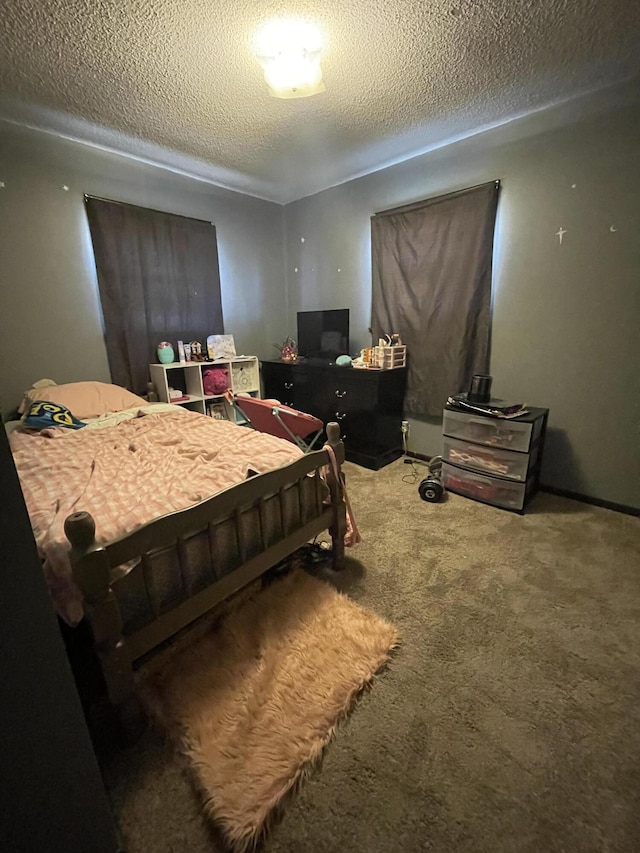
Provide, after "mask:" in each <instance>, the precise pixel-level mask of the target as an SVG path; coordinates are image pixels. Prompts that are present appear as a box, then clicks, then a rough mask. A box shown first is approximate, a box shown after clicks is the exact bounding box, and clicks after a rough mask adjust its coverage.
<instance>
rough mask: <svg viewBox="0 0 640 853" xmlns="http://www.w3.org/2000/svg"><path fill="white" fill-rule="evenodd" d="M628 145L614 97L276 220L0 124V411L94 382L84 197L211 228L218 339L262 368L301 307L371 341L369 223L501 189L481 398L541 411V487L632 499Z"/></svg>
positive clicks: (512, 127)
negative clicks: (390, 213)
mask: <svg viewBox="0 0 640 853" xmlns="http://www.w3.org/2000/svg"><path fill="white" fill-rule="evenodd" d="M633 97H634V98H635V97H636V95H635V90H634V93H633ZM594 104H595V102H594ZM625 104H626V105H625ZM629 104H631V105H629ZM587 117H588V118H587ZM583 119H584V120H583ZM639 151H640V110H639V108H638V102H637V101H633V99H631V100H630V98H629V94H628V93H623V95H621V96H620V98H619V100H618V102H616V99H615V97H613V96H612V98H611V102H610V104H609V106H608V107H607V109H606V110H605V111H603V107H602V99H601V100H600V101H599V102H598V103H597V104H596V105H595V106H594V105H593V104H592V105H589V104H588V103H581V104H573V105H568V106H565V107H562V108H559V109H557V110H555V111H553V110H552V111H549V112H547V113H545V114H544V115H536V116H532V117H529V118H527V119H523V120H521V121H518V122H513V123H511V124H509V125H507V126H504V127H502V128H499V129H496V130H493V131H488V132H486V133H484V134H481V135H478V136H475V137H472V138H470V139H467V140H465V141H462V142H459V143H456V144H454V145H450V146H448V147H446V148H442V149H440V150H438V151H434V152H431V153H428V154H424V155H421V156H420V157H416V158H414V159H412V160H408V161H405V162H404V163H400V164H398V165H395V166H391V167H389V168H386V169H383V170H381V171H379V172H376V173H374V174H371V175H368V176H365V177H363V178H359V179H357V180H353V181H350V182H349V183H346V184H343V185H341V186H339V187H335V188H333V189H330V190H327V191H325V192H323V193H319V194H317V195H315V196H312V197H310V198H307V199H303V200H301V201H299V202H295V203H293V204H290V205H287V206H286V207H285V208H284V209H283V208H281V207H280V206H278V205H275V204H271V203H269V202H264V201H260V200H258V199H254V198H250V197H248V196H243V195H240V194H238V193H233V192H230V191H227V190H224V189H221V188H217V187H213V186H211V185H209V184H205V183H201V182H198V181H195V180H193V179H190V178H186V177H184V176H180V175H176V174H173V173H171V172H167V171H165V170H162V169H158V168H156V167H154V166H150V165H146V164H143V163H140V162H136V161H133V160H131V159H128V158H125V157H120V156H119V155H115V154H111V153H107V152H103V151H100V150H96V149H92V148H88V147H86V146H82V145H79V144H77V143H73V142H69V141H66V140H61V139H57V138H55V137H51V136H47V135H44V134H40V133H36V132H33V131H28V130H22V129H18V128H15V127H13V126H11V125H7V124H2V123H0V181H4V183H5V187H4V188H2V189H0V221H1V223H2V227H1V228H0V276H1V278H0V402H1V403H2V404H3V408H4V409H5V410H6V409H7V408H11V407H13V406H15V405H16V404H17V401H18V399H19V396H20V393H21V392H22V390H23V389H24V388H26V387H28V386H30V385H31V383H32V382H33V381H34V379H36V378H40V377H42V376H49V377H51V378H52V379H55V380H56V381H58V382H64V381H71V380H78V379H87V378H94V379H96V378H97V379H104V380H108V376H109V374H108V368H107V362H106V355H105V348H104V343H103V338H102V328H101V319H100V308H99V299H98V296H97V285H96V280H95V269H94V265H93V257H92V252H91V243H90V239H89V234H88V229H87V225H86V218H85V214H84V206H83V193H90V194H95V195H100V196H104V197H107V198H116V199H120V200H123V201H129V202H132V203H134V204H140V205H144V206H148V207H154V208H158V209H161V210H168V211H171V212H174V213H182V214H185V215H191V216H196V217H201V218H206V219H210V220H211V221H213V222H214V223H215V225H216V226H217V229H218V244H219V251H220V267H221V278H222V299H223V308H224V316H225V327H226V330H227V331H228V332H230V333H233V334H234V335H235V338H236V343H237V346H238V351H239V352H245V353H253V354H256V355H258V356H260V357H267V358H268V357H273V355H274V354H275V351H274V349H273V348H272V343H273V342H275V341H279V340H282V339H283V338H284V337H285V335H287V334H293V335H294V336H295V315H296V312H297V311H298V310H310V309H315V308H331V307H348V308H350V309H351V318H352V346H353V350H354V351H356V350H357V349H359V348H360V347H362V346H364V345H365V344H366V343H368V341H369V337H368V333H367V327H368V325H369V322H370V300H371V258H370V236H369V217H370V216H371V214H372V213H374V212H375V211H377V210H382V209H385V208H388V207H392V206H395V205H399V204H403V203H406V202H409V201H413V200H417V199H420V198H424V197H427V196H432V195H437V194H439V193H443V192H448V191H450V190H452V189H458V188H461V187H465V186H471V185H474V184H477V183H480V182H482V181H487V180H491V179H493V178H500V179H501V181H502V194H501V200H500V210H499V215H498V225H497V240H496V250H495V265H494V309H493V341H492V359H491V373H492V374H493V376H494V392H495V394H496V395H497V396H501V397H508V398H518V399H522V400H524V401H525V402H526V403H528V404H530V405H539V406H546V407H549V408H550V410H551V414H550V431H549V440H548V446H547V453H546V460H545V466H544V470H543V479H544V482H545V483H547V484H549V485H553V486H556V487H558V488H564V489H569V490H572V491H576V492H580V493H582V494H586V495H591V496H593V497H596V498H599V499H601V500H608V501H613V502H615V503H621V504H626V505H630V506H635V507H640V452H639V449H638V444H639V431H640V385H639V378H638V377H639V375H640V372H639V370H638V365H639V364H640V359H639V355H640V352H639V350H640V335H638V326H639V322H638V321H639V320H640V284H639V282H640V241H639V240H638V235H639V234H640V162H639V159H640V158H639ZM574 184H575V188H573V185H574ZM63 185H67V186H69V191H68V192H65V191H64V190H63V189H62V187H63ZM612 225H613V226H614V227H615V228H616V231H615V232H613V231H611V230H610V226H612ZM560 226H562V227H563V228H565V229H566V231H567V233H566V235H565V237H564V240H563V244H562V246H560V245H559V243H558V238H557V237H556V236H555V232H556V231H558V229H559V228H560ZM283 229H284V233H283ZM303 238H304V242H302V239H303ZM285 257H286V263H285V260H284V258H285ZM296 268H297V272H296V271H295V270H296ZM285 283H286V284H285ZM452 390H458V389H452ZM410 447H411V449H413V450H415V451H417V452H420V453H427V454H433V453H436V452H438V451H439V449H440V424H439V422H437V421H433V420H432V421H428V420H423V421H418V420H414V421H412V423H411V431H410Z"/></svg>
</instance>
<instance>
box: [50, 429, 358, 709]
mask: <svg viewBox="0 0 640 853" xmlns="http://www.w3.org/2000/svg"><path fill="white" fill-rule="evenodd" d="M327 438H328V440H327V443H328V444H330V445H331V446H332V447H333V449H334V452H335V455H336V459H337V461H338V465H341V463H342V462H343V461H344V446H343V444H342V442H341V441H340V431H339V427H338V425H337V424H335V423H331V424H328V425H327ZM325 446H326V445H325ZM323 469H326V473H325V477H324V479H323V478H322V477H321V471H322V470H323ZM326 529H328V530H329V531H330V533H331V537H332V543H333V565H334V568H336V569H340V568H342V564H343V560H344V534H345V529H346V512H345V504H344V499H343V488H342V482H341V478H340V476H338V477H336V476H335V474H334V473H333V471H332V470H331V467H330V465H329V454H328V453H327V451H326V450H325V449H323V450H318V451H315V452H312V453H307V454H306V455H305V456H303V457H301V458H300V459H297V460H296V461H295V462H292V463H291V464H289V465H286V466H284V467H283V468H279V469H277V470H275V471H269V472H268V473H266V474H260V475H256V476H254V477H251V478H250V479H248V480H245V481H244V482H243V483H240V484H238V485H237V486H233V487H231V488H228V489H225V490H224V491H222V492H219V493H218V494H216V495H214V496H213V497H211V498H208V499H207V500H204V501H202V502H201V503H198V504H195V505H194V506H192V507H188V508H187V509H184V510H181V511H179V512H175V513H171V514H169V515H165V516H162V517H161V518H157V519H155V520H154V521H152V522H150V523H149V524H146V525H144V526H143V527H140V528H138V529H137V530H135V531H133V532H132V533H129V534H127V535H126V536H123V537H121V538H119V539H116V540H114V541H113V542H109V543H107V544H98V543H97V542H96V540H95V523H94V521H93V518H92V517H91V515H90V514H89V513H85V512H76V513H73V515H70V516H69V517H68V518H67V519H66V522H65V532H66V534H67V538H68V539H69V542H70V543H71V562H72V566H73V577H74V580H75V582H76V584H77V585H78V587H79V588H80V590H81V592H82V595H83V599H84V606H85V614H86V618H87V620H88V622H89V624H90V626H91V630H92V633H93V637H94V642H95V645H96V650H97V653H98V658H99V660H100V663H101V666H102V670H103V673H104V677H105V681H106V684H107V692H108V695H109V699H110V700H111V702H112V703H113V704H114V705H115V706H116V707H119V708H120V709H121V710H123V711H124V712H125V716H127V714H126V711H127V709H128V708H129V706H130V704H131V699H132V695H133V687H134V673H135V668H136V664H137V663H138V662H139V661H140V660H141V659H142V658H143V657H144V656H147V655H148V654H149V653H150V652H152V651H154V650H156V649H157V648H158V647H159V646H160V645H161V644H163V643H165V641H167V640H168V639H170V638H171V637H173V636H175V635H176V634H177V633H178V632H179V631H181V630H183V629H184V628H186V627H187V626H188V625H190V624H192V623H194V622H195V620H197V619H199V617H201V616H203V615H204V614H205V613H207V612H208V611H209V610H211V608H213V607H214V606H215V605H216V604H219V603H220V602H221V601H223V600H224V599H226V598H228V597H229V596H230V595H232V594H233V593H234V592H236V591H237V590H239V589H241V588H242V587H243V586H245V585H246V584H248V583H251V581H253V580H255V579H256V578H258V577H259V576H260V575H261V574H263V573H264V572H265V571H267V570H268V569H269V568H271V567H272V566H274V565H276V564H277V563H278V562H279V561H280V560H282V559H284V558H285V557H287V556H288V555H289V554H291V553H292V552H293V551H295V550H296V549H297V548H299V547H300V546H301V545H303V544H304V543H305V542H307V541H309V539H311V538H313V537H314V536H315V535H316V534H317V533H320V532H321V531H323V530H326ZM132 561H133V562H135V563H137V564H138V568H137V571H138V577H139V581H137V582H139V584H140V585H141V587H142V588H143V589H144V594H145V595H146V599H147V602H146V605H145V608H146V609H143V616H140V614H138V615H136V616H134V617H131V618H127V614H126V611H127V598H126V592H125V593H124V596H123V594H122V592H121V591H120V587H119V586H118V583H119V581H118V580H117V579H116V578H117V574H118V573H117V572H116V570H117V568H118V567H120V566H122V565H124V564H128V563H131V562H132ZM121 586H125V584H124V583H121Z"/></svg>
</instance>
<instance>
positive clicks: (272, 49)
mask: <svg viewBox="0 0 640 853" xmlns="http://www.w3.org/2000/svg"><path fill="white" fill-rule="evenodd" d="M322 47H323V41H322V34H321V32H320V30H319V29H318V28H317V27H316V26H315V25H314V24H311V23H310V22H308V21H300V20H293V19H289V18H285V19H281V20H275V21H269V23H267V24H265V25H264V26H263V27H262V28H261V29H260V30H259V32H258V33H257V35H256V39H255V51H256V54H257V57H258V60H259V62H260V64H261V65H262V68H263V70H264V78H265V80H266V81H267V85H268V86H269V93H270V94H271V95H272V96H273V97H274V98H307V97H309V96H310V95H316V94H318V93H319V92H324V90H325V87H324V83H323V82H322V69H321V67H320V56H321V53H322Z"/></svg>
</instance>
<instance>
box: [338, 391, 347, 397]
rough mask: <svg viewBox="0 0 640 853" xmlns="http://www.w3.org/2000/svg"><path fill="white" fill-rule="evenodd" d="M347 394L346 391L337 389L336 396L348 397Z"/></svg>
mask: <svg viewBox="0 0 640 853" xmlns="http://www.w3.org/2000/svg"><path fill="white" fill-rule="evenodd" d="M346 396H347V392H346V391H336V397H346Z"/></svg>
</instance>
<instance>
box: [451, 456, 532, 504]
mask: <svg viewBox="0 0 640 853" xmlns="http://www.w3.org/2000/svg"><path fill="white" fill-rule="evenodd" d="M442 482H443V484H444V487H445V489H448V490H449V491H451V492H456V494H459V495H464V496H465V497H467V498H473V499H474V500H477V501H483V502H484V503H488V504H493V506H498V507H503V508H504V509H513V510H520V511H521V510H522V509H524V503H525V499H526V497H527V492H528V491H529V490H530V488H531V487H532V485H533V477H531V478H530V481H529V482H528V483H511V482H509V480H500V479H498V478H497V477H487V476H484V475H483V474H476V473H475V472H474V471H465V470H464V469H463V468H456V467H455V466H454V465H449V464H448V463H447V462H443V464H442Z"/></svg>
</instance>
